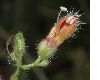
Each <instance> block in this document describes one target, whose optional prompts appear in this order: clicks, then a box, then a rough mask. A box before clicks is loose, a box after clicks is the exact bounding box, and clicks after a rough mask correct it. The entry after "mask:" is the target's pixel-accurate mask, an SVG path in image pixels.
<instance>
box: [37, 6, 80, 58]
mask: <svg viewBox="0 0 100 80" xmlns="http://www.w3.org/2000/svg"><path fill="white" fill-rule="evenodd" d="M60 9H61V11H67V8H65V7H62V6H61V7H60ZM61 11H60V13H59V15H58V18H57V23H55V24H54V26H53V28H52V29H51V31H50V33H49V34H48V36H47V37H46V38H45V39H44V40H42V41H41V43H40V44H39V46H38V53H39V56H42V57H49V55H52V54H53V53H54V52H55V51H56V49H57V47H58V46H59V45H60V44H61V43H63V42H64V40H66V39H68V38H69V37H71V36H72V35H73V33H74V32H75V29H76V28H77V27H78V25H79V24H80V21H79V17H80V16H81V15H78V12H76V13H69V14H67V15H65V16H63V17H62V18H61V19H59V16H60V14H61Z"/></svg>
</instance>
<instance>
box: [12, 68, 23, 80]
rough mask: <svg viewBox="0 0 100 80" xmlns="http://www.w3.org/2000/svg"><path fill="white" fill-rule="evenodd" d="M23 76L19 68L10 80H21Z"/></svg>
mask: <svg viewBox="0 0 100 80" xmlns="http://www.w3.org/2000/svg"><path fill="white" fill-rule="evenodd" d="M21 74H22V71H21V69H19V68H17V69H16V71H15V73H14V74H13V75H12V76H11V78H10V80H19V79H20V76H21Z"/></svg>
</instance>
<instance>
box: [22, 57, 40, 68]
mask: <svg viewBox="0 0 100 80" xmlns="http://www.w3.org/2000/svg"><path fill="white" fill-rule="evenodd" d="M41 60H42V59H41V58H40V57H38V58H37V60H36V61H35V62H33V63H31V64H28V65H23V66H22V67H21V69H22V70H30V68H33V67H36V66H39V63H40V62H41Z"/></svg>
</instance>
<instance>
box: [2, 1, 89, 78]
mask: <svg viewBox="0 0 100 80" xmlns="http://www.w3.org/2000/svg"><path fill="white" fill-rule="evenodd" d="M60 6H65V7H67V8H68V9H69V10H72V9H73V8H74V9H75V11H78V10H80V9H82V10H81V11H80V14H82V13H85V14H84V15H83V16H82V17H81V21H83V22H86V23H87V24H86V25H81V27H82V29H81V30H79V32H78V33H77V35H76V38H70V39H68V40H66V41H65V42H64V43H63V44H62V45H61V46H60V47H59V48H58V50H57V53H56V54H55V56H54V57H53V59H52V60H51V63H50V64H49V65H48V66H47V67H46V68H34V69H33V70H30V71H26V72H25V73H24V74H23V75H22V79H21V80H89V79H90V24H89V23H90V1H89V0H0V80H9V78H10V76H11V75H12V74H13V72H14V71H15V68H14V67H13V61H12V60H11V59H10V58H8V57H9V55H8V53H7V51H6V50H5V48H6V46H5V45H6V41H7V39H8V38H9V37H10V36H11V35H14V34H16V33H17V32H18V31H19V30H20V31H21V32H23V35H24V37H25V39H26V46H28V47H27V52H26V53H27V54H25V56H24V58H23V63H24V64H27V63H31V62H32V61H34V60H35V59H36V57H37V50H36V44H38V43H39V42H40V41H41V40H42V39H43V38H45V36H46V35H47V34H48V33H49V31H50V29H51V27H52V26H53V24H54V23H55V22H56V19H57V15H58V12H59V10H60V9H59V7H60ZM8 61H10V62H8ZM9 63H10V64H9Z"/></svg>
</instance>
